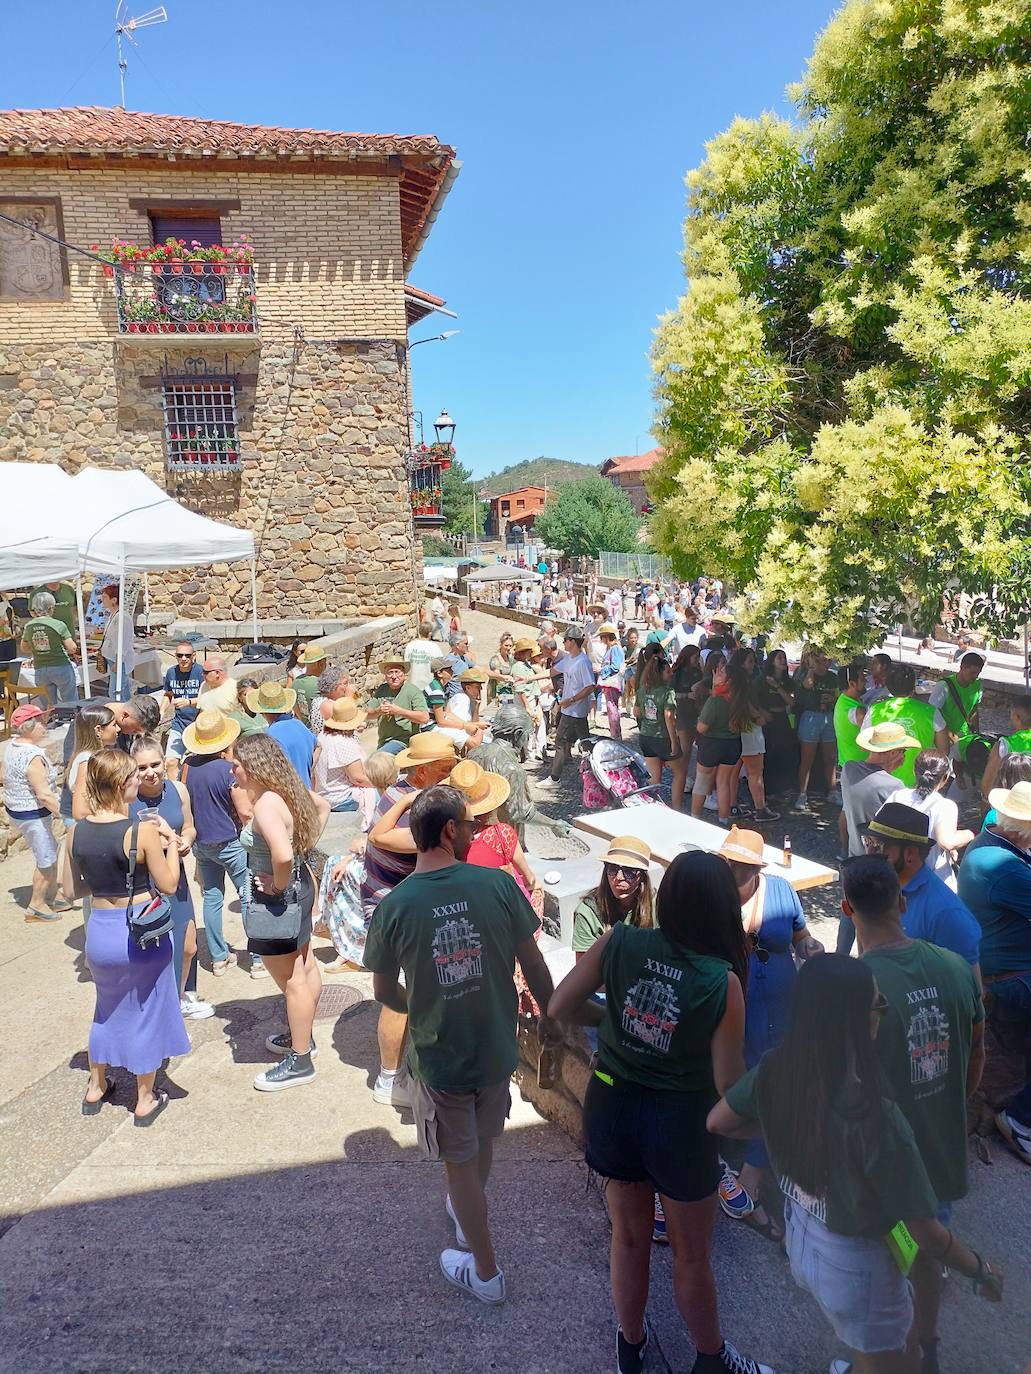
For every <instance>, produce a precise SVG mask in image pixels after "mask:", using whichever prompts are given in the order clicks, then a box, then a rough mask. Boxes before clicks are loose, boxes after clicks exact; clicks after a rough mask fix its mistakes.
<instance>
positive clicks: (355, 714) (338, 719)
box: [322, 697, 367, 730]
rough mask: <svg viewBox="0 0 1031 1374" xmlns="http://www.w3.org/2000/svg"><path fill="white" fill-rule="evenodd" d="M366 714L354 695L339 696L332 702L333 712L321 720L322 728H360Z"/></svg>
mask: <svg viewBox="0 0 1031 1374" xmlns="http://www.w3.org/2000/svg"><path fill="white" fill-rule="evenodd" d="M366 719H367V716H366V714H365V712H364V711H363V710H362V709H361V708H360V707H359V705H358V703H357V702H356V701H355V699H354V697H340V698H339V699H338V700H337V701H334V703H333V714H332V715H331V716H330V718H329V720H327V721H325V722H323V726H322V728H323V730H360V729H361V728H362V726H363V725H364V724H365V721H366Z"/></svg>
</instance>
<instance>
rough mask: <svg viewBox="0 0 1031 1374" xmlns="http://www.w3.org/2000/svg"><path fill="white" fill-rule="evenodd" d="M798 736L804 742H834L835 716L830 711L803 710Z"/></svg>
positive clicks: (835, 739) (799, 721)
mask: <svg viewBox="0 0 1031 1374" xmlns="http://www.w3.org/2000/svg"><path fill="white" fill-rule="evenodd" d="M798 738H799V740H800V741H801V743H802V744H834V743H835V742H836V741H837V736H836V735H835V733H834V717H833V715H832V714H831V713H830V711H803V712H802V714H801V716H800V717H799V719H798Z"/></svg>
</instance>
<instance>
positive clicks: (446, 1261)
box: [440, 1250, 505, 1305]
mask: <svg viewBox="0 0 1031 1374" xmlns="http://www.w3.org/2000/svg"><path fill="white" fill-rule="evenodd" d="M440 1272H441V1273H442V1274H443V1275H444V1277H445V1278H446V1279H447V1281H448V1283H453V1284H454V1285H455V1287H456V1288H464V1289H465V1290H466V1292H467V1293H471V1294H472V1295H473V1297H474V1298H479V1300H480V1302H489V1303H493V1304H495V1305H496V1304H497V1303H499V1302H504V1301H505V1276H504V1274H503V1273H502V1272H501V1270H500V1269H499V1270H498V1272H497V1273H496V1274H495V1275H494V1277H493V1278H492V1279H486V1280H484V1279H481V1278H478V1277H477V1274H476V1261H475V1260H474V1259H473V1257H472V1255H470V1254H469V1253H468V1251H466V1250H442V1251H441V1255H440Z"/></svg>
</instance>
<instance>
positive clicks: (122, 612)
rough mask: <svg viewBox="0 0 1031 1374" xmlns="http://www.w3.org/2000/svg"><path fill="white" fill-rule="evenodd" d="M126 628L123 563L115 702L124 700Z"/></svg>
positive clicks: (120, 580) (119, 601) (119, 604)
mask: <svg viewBox="0 0 1031 1374" xmlns="http://www.w3.org/2000/svg"><path fill="white" fill-rule="evenodd" d="M124 628H125V564H124V563H123V564H122V571H121V573H120V574H119V577H118V653H117V655H116V658H115V663H116V665H117V666H116V668H115V690H114V691H113V692H112V694H111V695H112V698H113V700H115V701H121V699H122V698H121V696H120V695H119V694H120V692H121V687H122V667H123V664H124V660H125V655H124V654H123V653H122V635H123V633H124Z"/></svg>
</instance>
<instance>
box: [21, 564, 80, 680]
mask: <svg viewBox="0 0 1031 1374" xmlns="http://www.w3.org/2000/svg"><path fill="white" fill-rule="evenodd" d="M29 609H30V610H31V612H32V619H31V620H27V621H26V622H25V625H24V627H23V628H22V632H21V643H20V645H19V646H18V648H19V652H21V653H22V654H25V655H26V657H28V656H31V658H32V671H33V675H34V677H35V679H36V686H37V687H48V688H49V689H50V693H51V697H52V698H53V700H54V701H75V699H76V698H77V696H78V694H79V687H78V682H77V680H76V677H75V666H74V664H75V660H76V658H77V657H78V652H79V651H78V648H77V646H76V643H75V640H74V639H73V638H72V637H71V635H70V634H69V632H68V628H67V626H66V625H65V623H64V621H63V620H58V619H57V617H56V616H55V614H54V612H55V609H56V607H55V604H54V596H53V593H52V592H49V591H46V590H44V591H41V592H35V593H34V594H33V596H32V600H31V601H30V602H29Z"/></svg>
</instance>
